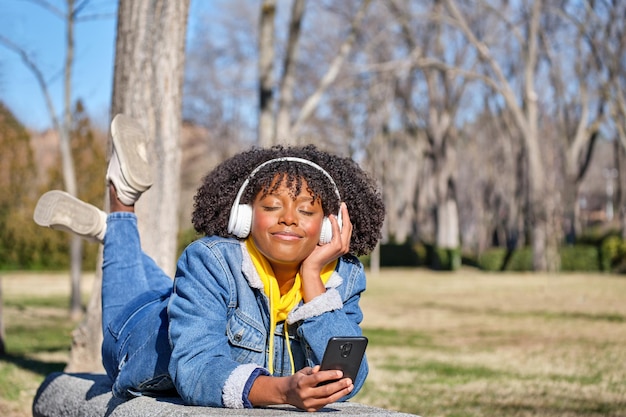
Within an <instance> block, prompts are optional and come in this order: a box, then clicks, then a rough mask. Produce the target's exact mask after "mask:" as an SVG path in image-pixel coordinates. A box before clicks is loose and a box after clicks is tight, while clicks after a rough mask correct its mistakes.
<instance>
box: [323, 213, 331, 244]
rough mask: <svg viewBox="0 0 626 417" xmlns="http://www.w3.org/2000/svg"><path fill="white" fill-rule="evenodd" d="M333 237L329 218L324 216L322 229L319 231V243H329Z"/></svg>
mask: <svg viewBox="0 0 626 417" xmlns="http://www.w3.org/2000/svg"><path fill="white" fill-rule="evenodd" d="M332 238H333V225H332V224H331V223H330V219H329V218H328V217H326V216H324V220H322V231H321V233H320V245H325V244H327V243H330V241H331V239H332Z"/></svg>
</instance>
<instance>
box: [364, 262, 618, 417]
mask: <svg viewBox="0 0 626 417" xmlns="http://www.w3.org/2000/svg"><path fill="white" fill-rule="evenodd" d="M625 299H626V279H625V278H622V277H614V276H605V275H533V274H506V275H492V274H482V273H477V272H476V271H472V270H467V271H461V272H458V273H434V272H430V271H425V270H385V271H384V272H383V273H382V274H381V275H380V276H370V277H369V285H368V291H367V293H366V294H365V295H364V297H363V303H362V306H363V310H364V314H365V320H364V323H363V325H364V329H365V333H366V335H368V336H369V337H370V347H369V348H368V359H369V361H370V367H371V374H370V377H369V379H368V382H367V383H366V384H367V385H366V387H365V389H364V391H363V392H362V393H361V394H359V396H358V397H357V401H360V402H364V403H368V404H372V405H376V406H380V407H386V408H391V409H396V410H401V411H405V412H410V413H414V414H419V415H422V416H425V417H426V416H428V417H434V416H449V417H454V416H626V364H625V363H624V358H626V326H625V325H624V321H625V317H626V303H624V300H625Z"/></svg>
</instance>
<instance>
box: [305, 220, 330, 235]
mask: <svg viewBox="0 0 626 417" xmlns="http://www.w3.org/2000/svg"><path fill="white" fill-rule="evenodd" d="M323 219H324V218H323V217H322V216H315V217H314V218H307V219H306V220H304V221H302V222H301V223H300V227H302V228H303V229H304V230H306V232H307V235H309V236H319V235H320V233H321V231H322V220H323Z"/></svg>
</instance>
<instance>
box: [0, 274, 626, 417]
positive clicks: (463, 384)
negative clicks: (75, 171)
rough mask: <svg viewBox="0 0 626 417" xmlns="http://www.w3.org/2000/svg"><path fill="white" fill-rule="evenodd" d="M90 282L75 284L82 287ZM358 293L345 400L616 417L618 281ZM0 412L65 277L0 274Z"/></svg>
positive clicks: (419, 408) (18, 403) (43, 362)
mask: <svg viewBox="0 0 626 417" xmlns="http://www.w3.org/2000/svg"><path fill="white" fill-rule="evenodd" d="M91 278H92V277H91V276H87V279H86V281H85V283H84V285H83V289H84V290H85V292H86V293H88V292H89V291H90V290H91ZM368 279H369V284H368V290H367V292H366V293H365V294H364V296H363V298H362V308H363V311H364V314H365V320H364V322H363V329H364V333H365V334H366V335H367V336H368V337H369V339H370V345H369V347H368V351H367V355H368V359H369V363H370V376H369V378H368V380H367V382H366V385H365V387H364V388H363V390H362V391H361V392H360V393H359V394H358V395H357V396H356V397H355V399H354V400H355V401H357V402H361V403H364V404H370V405H374V406H378V407H384V408H388V409H394V410H399V411H404V412H408V413H413V414H418V415H421V416H423V417H436V416H446V417H457V416H458V417H460V416H494V417H495V416H498V417H501V416H548V417H549V416H580V417H582V416H598V417H599V416H603V417H604V416H624V417H626V277H622V276H611V275H599V274H563V275H533V274H504V275H499V274H498V275H497V274H484V273H480V272H477V271H475V270H471V269H467V270H462V271H459V272H456V273H435V272H431V271H427V270H423V269H417V270H409V269H386V270H383V271H382V272H381V274H380V275H379V276H374V275H372V274H370V275H369V277H368ZM2 288H3V296H4V324H5V328H6V345H7V351H8V355H7V356H6V357H3V358H0V415H1V416H5V417H22V416H30V415H31V410H30V407H31V402H32V398H33V396H34V394H35V392H36V389H37V387H38V386H39V384H40V383H41V381H42V380H43V378H44V377H45V375H46V374H48V373H50V372H52V371H55V370H62V369H63V367H64V364H65V362H66V361H67V358H68V353H69V352H68V351H69V346H70V340H71V331H72V329H73V328H74V327H75V323H72V322H71V321H70V320H69V319H68V317H69V315H68V313H67V305H68V294H69V277H68V276H67V274H18V273H4V274H2Z"/></svg>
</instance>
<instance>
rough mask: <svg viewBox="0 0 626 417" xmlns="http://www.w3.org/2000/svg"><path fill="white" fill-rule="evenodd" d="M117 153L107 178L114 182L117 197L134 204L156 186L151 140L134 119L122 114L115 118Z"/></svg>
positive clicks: (115, 149) (112, 160) (114, 152)
mask: <svg viewBox="0 0 626 417" xmlns="http://www.w3.org/2000/svg"><path fill="white" fill-rule="evenodd" d="M111 137H112V138H113V153H112V155H111V160H110V161H109V166H108V168H107V175H106V179H107V181H108V182H110V183H113V185H114V186H115V190H116V192H117V197H118V198H119V199H120V201H121V202H122V203H124V204H125V205H127V206H132V205H133V204H135V202H136V201H137V200H138V199H139V197H140V196H141V194H142V193H143V192H145V191H146V190H147V189H149V188H150V187H151V186H152V182H153V180H152V170H151V167H150V159H151V158H150V155H149V152H150V146H149V140H148V138H147V137H146V135H145V134H144V132H143V129H142V128H141V126H140V125H139V123H137V122H136V121H135V120H134V119H131V118H130V117H128V116H124V115H123V114H118V115H116V116H115V117H114V118H113V121H112V122H111Z"/></svg>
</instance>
